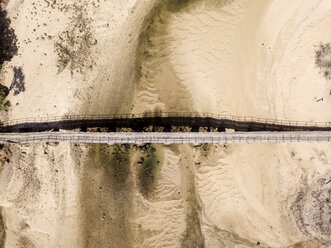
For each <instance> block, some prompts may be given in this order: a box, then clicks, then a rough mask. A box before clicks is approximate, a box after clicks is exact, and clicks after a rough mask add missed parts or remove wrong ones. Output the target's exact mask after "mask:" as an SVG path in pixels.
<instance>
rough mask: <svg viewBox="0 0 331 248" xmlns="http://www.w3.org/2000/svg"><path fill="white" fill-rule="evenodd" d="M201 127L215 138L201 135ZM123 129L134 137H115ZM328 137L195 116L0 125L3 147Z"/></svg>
mask: <svg viewBox="0 0 331 248" xmlns="http://www.w3.org/2000/svg"><path fill="white" fill-rule="evenodd" d="M183 126H184V127H188V129H186V131H187V130H189V131H190V132H170V131H171V129H172V127H183ZM146 127H152V130H151V129H149V130H150V131H152V132H143V131H146ZM199 127H204V130H205V131H212V132H198V131H199ZM123 128H126V130H129V131H130V132H114V131H116V130H122V129H123ZM226 129H233V130H234V131H235V132H225V131H226ZM65 130H68V131H65ZM73 130H76V132H73ZM175 130H177V131H178V129H175ZM95 131H97V132H95ZM101 131H102V132H101ZM330 137H331V122H302V121H288V120H276V119H266V118H257V117H238V116H231V115H217V114H211V113H196V112H156V113H141V114H114V115H84V116H77V115H67V116H60V117H33V118H23V119H17V120H2V121H1V123H0V143H2V144H8V143H9V144H10V143H17V144H27V143H38V142H71V143H106V144H117V143H135V144H140V143H163V144H173V143H223V144H224V143H236V142H244V143H253V142H271V143H274V142H277V143H280V142H330V140H331V138H330Z"/></svg>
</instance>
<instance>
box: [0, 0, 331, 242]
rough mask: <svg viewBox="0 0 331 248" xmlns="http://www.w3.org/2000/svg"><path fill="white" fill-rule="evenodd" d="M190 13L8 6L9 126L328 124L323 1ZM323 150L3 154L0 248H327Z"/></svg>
mask: <svg viewBox="0 0 331 248" xmlns="http://www.w3.org/2000/svg"><path fill="white" fill-rule="evenodd" d="M192 2H193V3H191V4H182V5H172V4H170V3H169V2H168V1H167V0H164V1H162V2H161V3H160V4H158V2H156V1H140V0H125V1H123V0H114V1H101V0H100V1H74V0H71V1H56V3H53V2H52V1H46V0H45V1H34V2H33V1H23V2H21V1H15V0H11V1H9V3H8V5H7V10H8V18H10V20H11V27H12V28H13V29H14V30H15V34H16V36H17V39H18V43H17V45H18V55H17V56H15V57H14V58H13V60H12V61H11V62H6V63H5V64H4V70H3V71H2V78H4V83H5V84H6V85H7V86H8V87H9V86H10V85H11V84H12V82H13V77H14V75H15V70H14V69H16V73H17V70H18V71H21V72H22V73H23V75H24V78H23V80H21V79H17V80H18V82H20V83H23V84H24V89H25V90H24V91H23V90H21V91H20V92H19V93H18V94H14V92H15V91H14V90H15V89H18V88H19V87H16V86H15V87H14V90H12V91H11V93H10V95H9V100H10V101H11V103H12V108H11V110H10V111H9V113H8V117H9V118H11V119H16V118H24V117H37V116H56V115H64V114H67V113H69V114H110V113H128V112H131V111H132V112H134V113H136V112H139V113H141V112H145V111H160V110H162V111H183V110H184V111H198V112H214V113H224V114H229V115H239V116H257V117H267V118H280V119H290V120H307V121H330V120H331V111H330V108H331V96H330V90H331V88H330V80H328V79H327V78H325V76H324V74H323V68H318V67H317V66H316V65H315V52H316V50H318V49H319V46H320V43H323V44H326V43H328V42H330V40H329V37H330V35H331V33H330V32H331V31H330V29H329V28H328V27H329V26H330V24H331V18H330V16H331V15H330V13H331V4H330V2H329V1H328V0H321V1H319V0H309V1H308V0H307V1H299V0H293V1H290V2H289V1H285V0H274V1H273V0H264V1H259V0H254V1H248V0H240V1H239V0H234V1H223V0H210V1H198V0H196V1H192ZM280 13H281V14H280ZM16 77H17V75H16ZM21 78H22V77H21ZM17 80H16V82H17ZM321 99H322V100H321ZM330 148H331V147H330V144H251V145H245V144H240V145H239V144H237V145H230V146H221V145H210V146H208V145H203V146H193V145H178V146H161V145H157V146H156V145H155V146H152V147H146V146H145V147H133V146H131V147H115V146H112V147H109V146H97V145H93V146H92V145H91V146H79V145H78V146H76V145H69V144H58V145H49V144H40V145H31V146H24V147H17V146H14V145H13V146H9V147H5V148H4V149H3V150H2V154H1V160H0V161H1V167H0V169H1V168H2V169H1V172H0V207H1V209H0V213H1V215H2V219H3V221H1V218H0V226H3V227H4V228H3V229H4V230H5V232H3V231H1V230H2V229H1V227H0V239H2V240H4V244H5V245H4V247H15V246H23V247H96V246H98V247H109V246H111V247H255V246H257V244H259V247H309V248H310V247H322V246H323V245H325V246H327V245H330V227H329V225H328V224H327V223H328V220H329V219H330V207H329V204H327V199H328V192H329V191H330V185H331V184H326V183H327V181H328V179H329V178H330V174H331V171H330V163H331V162H330V161H331V157H330V154H329V152H328V151H329V150H330ZM147 155H148V157H147ZM142 158H143V160H142ZM151 165H153V166H151ZM154 166H155V167H154ZM316 202H317V203H316ZM320 209H322V210H323V211H321V210H320ZM317 220H319V221H317ZM2 233H5V235H2ZM1 244H2V242H0V246H1Z"/></svg>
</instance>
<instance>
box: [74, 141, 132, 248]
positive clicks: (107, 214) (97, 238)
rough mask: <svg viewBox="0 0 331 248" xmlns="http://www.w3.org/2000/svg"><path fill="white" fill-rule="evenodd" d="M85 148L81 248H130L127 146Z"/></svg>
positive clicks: (129, 185)
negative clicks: (86, 150)
mask: <svg viewBox="0 0 331 248" xmlns="http://www.w3.org/2000/svg"><path fill="white" fill-rule="evenodd" d="M88 147H89V150H88V157H87V160H86V161H84V160H83V161H84V162H83V163H84V167H83V173H82V193H81V202H82V227H81V228H82V240H83V243H84V244H83V247H119V248H120V247H125V248H128V247H131V236H132V234H131V225H130V214H131V205H132V198H133V196H132V192H133V184H132V183H131V181H130V158H129V156H130V150H131V145H127V144H123V145H114V146H111V145H106V144H91V145H88ZM75 154H76V155H75V156H78V157H79V156H81V151H80V150H77V152H76V153H75Z"/></svg>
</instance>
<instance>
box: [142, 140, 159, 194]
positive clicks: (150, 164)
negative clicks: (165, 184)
mask: <svg viewBox="0 0 331 248" xmlns="http://www.w3.org/2000/svg"><path fill="white" fill-rule="evenodd" d="M139 150H140V152H141V157H140V159H139V161H138V165H139V166H140V168H138V178H139V184H140V185H139V186H140V191H141V193H142V194H143V195H144V196H146V197H148V196H149V195H150V193H151V192H152V191H153V189H154V185H155V181H156V173H157V168H158V165H159V163H160V161H159V160H158V157H157V154H156V148H155V147H154V146H153V145H151V144H145V145H142V146H139Z"/></svg>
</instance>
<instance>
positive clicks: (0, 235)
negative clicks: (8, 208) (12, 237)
mask: <svg viewBox="0 0 331 248" xmlns="http://www.w3.org/2000/svg"><path fill="white" fill-rule="evenodd" d="M5 241H6V230H5V223H4V221H3V218H2V208H1V207H0V248H3V247H5Z"/></svg>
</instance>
